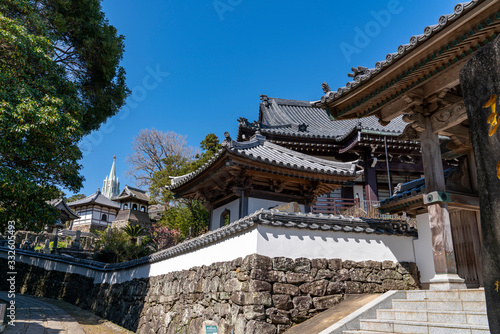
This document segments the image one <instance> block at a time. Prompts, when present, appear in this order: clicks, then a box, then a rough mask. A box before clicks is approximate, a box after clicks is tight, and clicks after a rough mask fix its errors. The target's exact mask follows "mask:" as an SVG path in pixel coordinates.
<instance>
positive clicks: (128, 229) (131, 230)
mask: <svg viewBox="0 0 500 334" xmlns="http://www.w3.org/2000/svg"><path fill="white" fill-rule="evenodd" d="M121 230H122V231H123V232H125V234H126V235H127V236H128V237H129V239H130V241H131V242H132V243H135V242H136V241H137V238H138V237H139V236H141V235H142V234H144V232H146V230H145V229H144V228H142V227H141V226H139V225H137V224H135V225H132V224H131V223H130V222H129V223H128V224H127V226H124V227H122V228H121Z"/></svg>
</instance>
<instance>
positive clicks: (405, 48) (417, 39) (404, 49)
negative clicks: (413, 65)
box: [314, 0, 485, 105]
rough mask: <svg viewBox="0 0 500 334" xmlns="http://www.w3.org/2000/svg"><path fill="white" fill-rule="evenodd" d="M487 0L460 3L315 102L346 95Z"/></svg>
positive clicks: (321, 102) (322, 102)
mask: <svg viewBox="0 0 500 334" xmlns="http://www.w3.org/2000/svg"><path fill="white" fill-rule="evenodd" d="M484 1H485V0H472V1H469V2H464V3H459V4H457V5H455V8H454V10H453V13H452V14H447V15H441V17H439V20H438V23H436V24H434V25H431V26H427V27H425V29H424V31H423V34H420V35H414V36H412V37H411V38H410V41H409V43H408V44H403V45H400V46H399V47H398V49H397V52H394V53H389V54H388V55H387V56H386V58H385V60H382V61H379V62H377V63H376V64H375V67H374V68H371V69H367V70H366V71H363V73H362V74H361V75H357V76H355V78H354V80H353V81H350V82H348V83H347V84H346V85H345V86H344V87H340V88H339V89H338V90H337V91H336V92H334V91H330V92H327V93H326V94H325V95H324V96H322V97H321V100H320V101H316V102H315V103H314V104H318V105H319V104H325V103H329V102H332V101H335V100H337V99H339V98H340V97H342V96H344V95H346V94H347V93H349V92H350V91H352V90H353V89H355V88H356V87H358V86H359V85H361V84H362V83H364V82H366V81H368V80H370V79H371V78H373V77H374V76H376V75H377V74H379V73H380V72H382V71H384V70H385V69H387V68H388V67H390V66H391V65H393V64H394V63H396V62H397V61H398V60H399V59H401V58H403V57H405V56H406V55H407V54H408V53H410V52H411V51H412V50H414V49H415V48H417V47H418V46H420V45H421V44H422V43H424V42H425V41H427V40H429V39H431V38H432V37H433V36H434V35H436V34H437V33H439V32H440V31H441V30H443V29H444V28H446V27H448V26H450V25H451V24H453V22H454V21H456V20H457V19H458V18H460V17H461V16H463V15H464V14H465V13H467V12H469V11H470V10H471V9H473V8H474V7H475V6H477V5H478V4H479V3H482V2H484Z"/></svg>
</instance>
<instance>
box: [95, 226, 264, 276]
mask: <svg viewBox="0 0 500 334" xmlns="http://www.w3.org/2000/svg"><path fill="white" fill-rule="evenodd" d="M257 236H258V231H257V229H256V228H253V229H251V230H247V231H245V232H244V233H241V234H238V235H234V236H231V237H230V238H228V239H224V240H223V241H219V242H217V243H215V244H212V245H210V246H208V247H203V248H199V249H197V250H195V251H192V252H189V253H186V254H182V255H179V256H176V257H173V258H170V259H166V260H164V261H161V262H156V263H153V264H147V265H143V266H138V267H135V268H131V269H127V270H121V271H118V272H110V273H105V274H100V275H99V276H98V277H96V279H95V281H96V282H99V283H101V282H105V283H110V284H114V283H122V282H125V281H128V280H132V279H134V278H140V277H152V276H158V275H164V274H168V273H169V272H173V271H181V270H187V269H190V268H192V267H196V266H202V265H210V264H212V263H215V262H224V261H232V260H234V259H237V258H239V257H245V256H247V255H250V254H254V253H257Z"/></svg>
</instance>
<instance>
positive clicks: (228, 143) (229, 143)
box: [221, 131, 233, 147]
mask: <svg viewBox="0 0 500 334" xmlns="http://www.w3.org/2000/svg"><path fill="white" fill-rule="evenodd" d="M224 137H226V138H225V139H224V140H223V141H222V143H221V145H222V146H223V147H232V146H233V140H232V139H231V135H230V134H229V132H227V131H226V132H224Z"/></svg>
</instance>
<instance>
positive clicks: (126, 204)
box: [113, 186, 151, 227]
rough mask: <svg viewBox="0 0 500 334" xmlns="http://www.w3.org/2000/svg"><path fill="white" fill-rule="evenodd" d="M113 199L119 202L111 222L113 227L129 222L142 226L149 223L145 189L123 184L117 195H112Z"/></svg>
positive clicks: (147, 225)
mask: <svg viewBox="0 0 500 334" xmlns="http://www.w3.org/2000/svg"><path fill="white" fill-rule="evenodd" d="M113 201H115V202H118V203H119V204H120V212H119V213H118V215H117V216H116V219H115V220H114V222H113V226H114V227H122V226H126V225H127V224H128V223H129V222H130V223H131V224H132V225H134V224H135V225H141V226H142V227H149V226H150V225H151V219H150V217H149V213H148V209H149V196H148V195H147V194H146V191H144V190H141V189H137V188H132V187H130V186H125V188H124V189H123V190H122V192H121V193H120V194H119V195H118V196H116V197H113Z"/></svg>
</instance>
